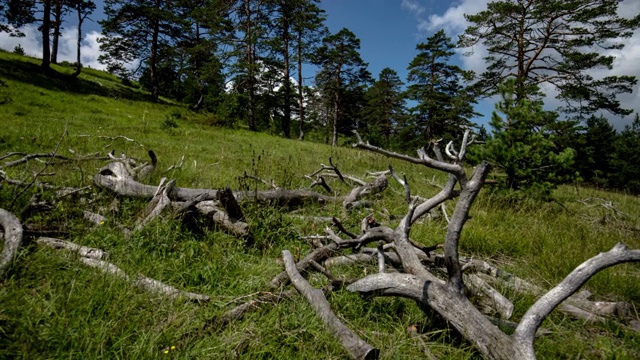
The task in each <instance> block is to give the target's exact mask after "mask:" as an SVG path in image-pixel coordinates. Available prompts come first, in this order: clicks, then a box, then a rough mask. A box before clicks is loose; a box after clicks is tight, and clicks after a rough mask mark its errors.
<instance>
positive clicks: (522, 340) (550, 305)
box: [514, 243, 640, 359]
mask: <svg viewBox="0 0 640 360" xmlns="http://www.w3.org/2000/svg"><path fill="white" fill-rule="evenodd" d="M631 261H640V250H629V249H628V248H627V247H626V246H625V245H624V244H621V243H618V244H617V245H616V246H614V247H613V248H612V249H611V250H609V251H607V252H605V253H600V254H598V255H596V256H594V257H592V258H591V259H589V260H587V261H585V262H583V263H582V264H580V265H579V266H578V267H577V268H575V270H573V271H572V272H571V273H570V274H569V275H568V276H567V277H566V278H565V279H564V280H562V282H560V284H558V285H557V286H556V287H554V288H553V289H551V290H550V291H549V292H547V293H546V294H545V295H543V296H542V297H541V298H540V299H538V301H536V303H535V304H533V305H532V306H531V307H530V308H529V310H528V311H527V312H526V313H525V314H524V316H523V317H522V320H521V321H520V325H518V328H517V329H516V331H515V333H514V341H515V346H516V349H517V351H518V352H519V358H521V359H535V352H534V350H533V342H534V340H535V336H534V335H535V333H536V330H537V329H538V327H540V325H541V324H542V321H543V320H544V319H545V318H546V317H547V316H548V315H549V313H551V311H552V310H553V309H555V308H556V306H558V305H559V304H560V303H561V302H562V301H564V300H565V299H566V298H568V297H569V296H570V295H571V294H573V293H574V292H576V291H577V290H578V289H579V288H580V287H581V286H582V285H584V283H585V282H587V280H589V279H590V278H591V277H592V276H593V275H595V274H596V273H597V272H599V271H600V270H602V269H605V268H608V267H610V266H613V265H617V264H621V263H625V262H631Z"/></svg>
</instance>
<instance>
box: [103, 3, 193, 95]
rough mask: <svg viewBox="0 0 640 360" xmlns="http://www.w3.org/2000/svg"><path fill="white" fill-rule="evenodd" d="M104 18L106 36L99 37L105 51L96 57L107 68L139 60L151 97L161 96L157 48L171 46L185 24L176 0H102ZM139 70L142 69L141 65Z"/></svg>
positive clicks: (178, 37) (119, 66) (177, 39)
mask: <svg viewBox="0 0 640 360" xmlns="http://www.w3.org/2000/svg"><path fill="white" fill-rule="evenodd" d="M104 4H105V7H104V13H105V15H106V19H104V20H102V21H100V22H99V23H100V25H101V26H102V33H103V34H104V35H105V37H102V38H100V39H98V42H99V43H100V49H101V50H102V51H104V54H103V55H101V56H100V57H99V58H98V60H99V61H100V62H102V63H103V64H107V66H108V67H110V68H122V66H123V64H125V63H130V62H133V61H134V60H139V61H141V62H142V63H143V64H146V68H148V75H149V84H150V87H151V88H150V90H151V96H152V97H153V98H154V99H157V98H158V96H159V95H160V87H159V84H160V79H159V76H158V68H157V67H158V63H159V62H160V61H161V59H159V58H158V54H159V52H160V49H161V48H163V47H165V48H167V47H172V46H174V45H175V43H176V42H177V41H179V39H180V36H181V35H182V34H183V30H184V27H185V23H184V22H183V19H184V17H183V16H182V15H183V14H179V13H177V10H179V9H180V7H178V6H176V1H175V0H105V3H104ZM140 69H142V68H140Z"/></svg>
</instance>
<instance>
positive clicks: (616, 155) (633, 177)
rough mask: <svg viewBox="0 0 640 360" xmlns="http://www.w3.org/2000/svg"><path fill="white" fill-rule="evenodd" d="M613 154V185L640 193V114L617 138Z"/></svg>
mask: <svg viewBox="0 0 640 360" xmlns="http://www.w3.org/2000/svg"><path fill="white" fill-rule="evenodd" d="M613 145H614V146H613V147H614V149H615V150H614V152H613V155H612V156H611V158H612V159H611V167H612V170H613V171H612V174H611V176H610V181H611V185H612V186H613V187H614V188H617V189H622V190H626V191H629V192H631V193H633V194H640V115H638V114H636V116H635V118H634V120H633V123H632V124H631V125H627V126H626V127H625V128H624V130H623V131H622V132H621V133H620V136H618V138H617V139H616V141H615V143H614V144H613Z"/></svg>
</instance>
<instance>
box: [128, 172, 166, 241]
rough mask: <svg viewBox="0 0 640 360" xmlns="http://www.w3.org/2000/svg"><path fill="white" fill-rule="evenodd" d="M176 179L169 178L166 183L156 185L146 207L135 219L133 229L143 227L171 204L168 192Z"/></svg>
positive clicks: (137, 229)
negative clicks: (136, 219) (154, 191)
mask: <svg viewBox="0 0 640 360" xmlns="http://www.w3.org/2000/svg"><path fill="white" fill-rule="evenodd" d="M175 183H176V181H175V180H171V181H169V182H168V183H167V184H165V185H163V186H160V187H158V189H157V190H156V193H155V195H154V196H153V198H152V199H151V201H150V202H149V204H148V205H147V207H146V208H145V209H144V210H143V211H142V214H141V216H140V217H139V218H138V221H136V225H135V227H134V229H133V231H139V230H140V229H142V228H144V226H145V225H146V224H148V223H149V222H151V221H152V220H153V219H155V218H156V217H158V216H160V213H162V211H163V210H164V209H165V208H166V207H167V206H169V205H170V204H171V200H170V199H169V193H170V192H171V189H173V186H174V185H175Z"/></svg>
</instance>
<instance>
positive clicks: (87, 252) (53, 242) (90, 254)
mask: <svg viewBox="0 0 640 360" xmlns="http://www.w3.org/2000/svg"><path fill="white" fill-rule="evenodd" d="M36 242H37V243H38V244H41V245H46V246H48V247H51V248H54V249H65V250H67V251H72V252H75V253H77V254H78V255H80V256H82V257H86V258H92V259H96V260H104V259H106V258H107V257H109V254H108V253H107V252H106V251H104V250H101V249H96V248H92V247H88V246H82V245H78V244H76V243H72V242H70V241H65V240H60V239H55V238H48V237H41V238H38V239H37V240H36Z"/></svg>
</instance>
